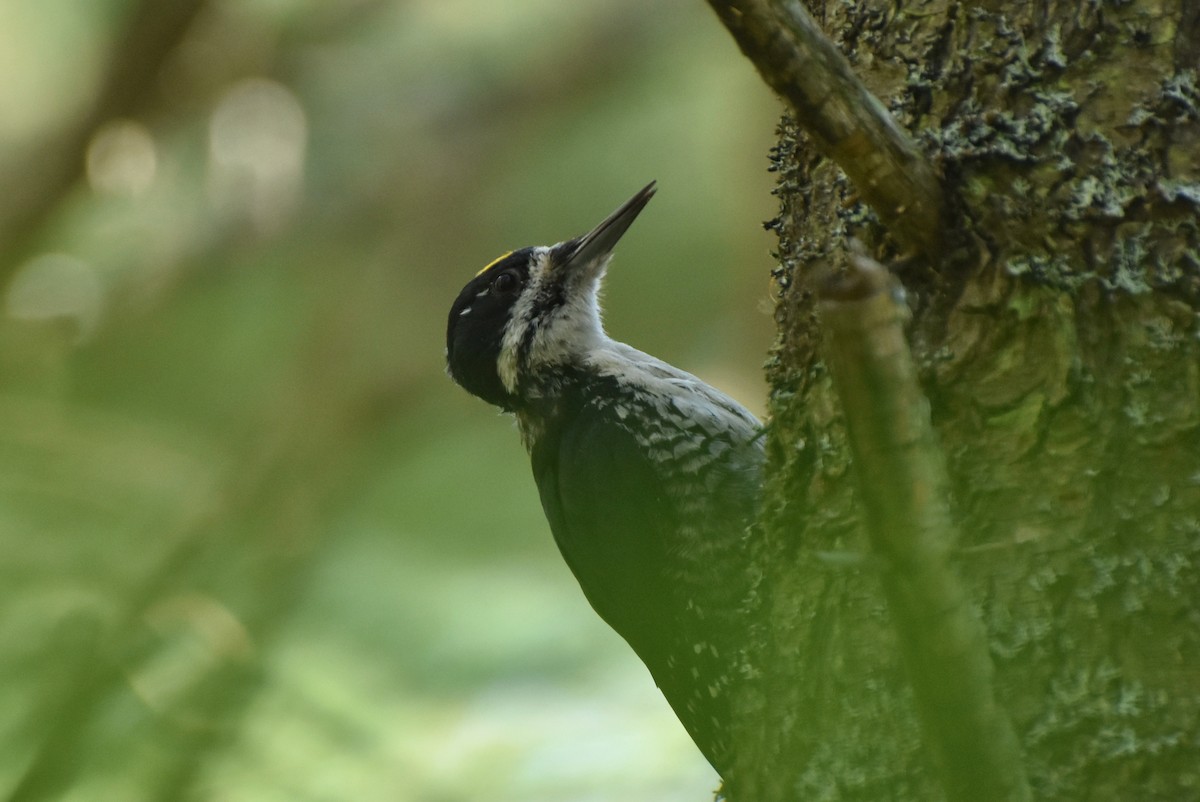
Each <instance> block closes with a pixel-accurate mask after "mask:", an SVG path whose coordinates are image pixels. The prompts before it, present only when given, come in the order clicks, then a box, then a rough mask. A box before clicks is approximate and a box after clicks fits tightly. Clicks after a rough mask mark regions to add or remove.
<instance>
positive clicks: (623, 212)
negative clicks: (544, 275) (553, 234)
mask: <svg viewBox="0 0 1200 802" xmlns="http://www.w3.org/2000/svg"><path fill="white" fill-rule="evenodd" d="M657 183H658V182H656V181H651V182H650V183H649V184H647V185H646V186H644V187H642V189H641V190H639V191H638V193H637V194H636V195H634V196H633V197H632V198H630V199H629V200H627V201H625V202H624V203H623V204H621V206H620V208H618V209H617V210H616V211H615V212H613V213H612V214H610V215H609V216H608V217H606V218H604V220H603V222H601V223H600V225H598V226H596V227H595V228H593V229H592V230H591V231H589V232H588V233H586V234H584V235H583V236H582V237H576V238H575V239H572V240H567V241H566V242H564V243H563V244H561V245H559V246H558V247H557V248H555V249H554V250H555V252H556V253H555V254H554V256H555V260H554V261H555V262H556V263H557V265H559V266H561V267H583V266H585V265H589V264H592V263H595V262H596V261H598V260H601V259H603V257H605V256H608V255H609V254H610V253H612V250H613V248H615V247H616V246H617V241H618V240H619V239H621V236H622V235H623V234H624V233H625V232H626V231H628V230H629V226H630V225H632V224H633V221H634V219H635V218H636V217H637V216H638V214H639V213H640V212H641V211H642V209H644V208H646V204H647V203H649V202H650V199H651V198H653V197H654V192H655V188H656V185H657Z"/></svg>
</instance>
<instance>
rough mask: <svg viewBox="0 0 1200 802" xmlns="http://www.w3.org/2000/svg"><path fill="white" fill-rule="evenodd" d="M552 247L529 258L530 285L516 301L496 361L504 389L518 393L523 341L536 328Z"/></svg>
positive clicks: (535, 250) (540, 249)
mask: <svg viewBox="0 0 1200 802" xmlns="http://www.w3.org/2000/svg"><path fill="white" fill-rule="evenodd" d="M549 253H550V249H549V248H535V249H534V250H533V254H532V255H531V257H532V258H531V259H530V266H529V279H528V281H529V284H528V286H527V287H526V289H525V291H524V292H522V293H521V294H520V296H519V297H518V298H517V302H516V303H515V304H513V307H512V311H511V312H510V313H509V315H510V316H509V324H508V326H507V328H506V329H505V331H504V339H503V341H501V343H500V356H499V358H498V359H497V360H496V373H497V374H498V375H499V376H500V382H501V383H502V384H503V385H504V389H505V390H507V391H508V392H510V393H516V391H517V382H518V379H519V378H520V376H519V374H520V369H521V366H520V364H519V362H520V351H521V342H522V341H523V340H524V339H525V331H526V330H527V329H528V328H529V327H530V326H531V325H535V323H533V322H532V320H533V307H534V301H535V300H536V299H537V297H538V295H539V294H540V291H541V286H542V280H543V277H544V275H545V273H546V265H547V263H548V261H549V259H548V254H549Z"/></svg>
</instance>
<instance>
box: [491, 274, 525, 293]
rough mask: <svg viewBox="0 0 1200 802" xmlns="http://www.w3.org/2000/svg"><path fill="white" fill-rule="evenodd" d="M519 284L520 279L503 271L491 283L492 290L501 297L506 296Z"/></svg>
mask: <svg viewBox="0 0 1200 802" xmlns="http://www.w3.org/2000/svg"><path fill="white" fill-rule="evenodd" d="M520 284H521V279H520V278H518V277H517V274H516V273H514V272H512V271H511V270H505V271H504V272H503V273H501V274H500V275H498V276H496V278H495V279H493V281H492V289H493V290H495V291H496V292H497V293H499V294H501V295H507V294H508V293H510V292H512V291H513V290H515V289H516V288H517V287H518V286H520Z"/></svg>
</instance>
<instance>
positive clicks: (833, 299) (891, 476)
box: [819, 256, 1030, 802]
mask: <svg viewBox="0 0 1200 802" xmlns="http://www.w3.org/2000/svg"><path fill="white" fill-rule="evenodd" d="M849 261H850V264H849V266H848V268H847V273H846V274H844V275H838V276H835V277H832V278H831V279H830V280H828V281H825V282H823V285H822V286H821V287H820V288H819V295H820V318H821V323H822V325H823V327H824V329H825V331H826V335H827V336H826V343H827V345H826V348H827V360H828V364H829V372H830V374H831V376H832V377H833V382H834V387H835V388H836V390H837V396H838V399H839V401H840V402H841V406H842V409H843V411H844V414H845V416H846V429H847V431H848V433H849V436H850V448H851V452H852V454H853V457H854V472H855V474H856V475H857V478H858V487H859V492H860V494H861V496H860V497H861V498H862V501H863V508H864V512H865V514H866V522H867V531H868V534H869V535H870V539H871V545H872V547H873V549H874V551H875V552H876V553H877V554H878V555H879V557H880V558H882V561H883V575H882V580H883V590H884V595H885V596H886V597H887V601H888V608H889V610H890V611H891V615H892V619H893V621H894V624H895V627H896V629H897V632H898V635H899V638H898V639H899V642H900V646H901V650H902V652H903V656H904V662H905V665H906V666H907V667H908V675H909V681H910V683H911V685H912V688H913V694H914V696H915V697H916V702H917V710H918V714H919V716H920V719H921V722H922V724H923V727H924V730H925V738H926V741H927V743H928V744H929V746H930V747H931V751H932V752H933V754H934V756H935V762H936V764H937V766H938V769H939V770H940V773H941V776H942V785H943V787H944V788H945V791H946V798H947V799H953V800H959V799H971V800H981V801H982V800H988V801H989V802H991V801H994V802H1001V801H1003V802H1015V801H1016V800H1028V799H1029V798H1030V793H1029V787H1028V785H1027V781H1026V779H1025V770H1024V766H1023V765H1022V760H1021V748H1020V744H1019V742H1018V740H1017V737H1016V734H1015V733H1014V731H1013V728H1012V724H1011V722H1010V721H1009V719H1008V715H1007V713H1006V712H1005V710H1004V709H1003V708H1002V707H1001V706H1000V705H999V704H998V703H997V700H996V696H995V691H994V689H993V687H992V677H993V668H992V662H991V658H990V656H989V652H988V643H987V636H986V633H985V631H984V628H983V625H982V623H980V621H979V619H978V617H977V616H976V614H975V611H974V608H973V607H972V605H971V601H970V598H969V597H968V595H967V593H966V590H965V589H964V587H963V585H962V582H961V581H960V580H959V578H958V575H957V574H956V573H955V571H954V569H953V567H952V566H951V565H950V562H949V556H950V551H951V548H952V547H953V544H954V542H955V541H956V539H957V531H956V527H955V525H954V522H953V521H952V520H951V516H950V509H949V502H948V499H947V485H948V481H947V478H946V472H945V466H944V463H943V459H942V455H941V450H940V449H939V447H938V444H937V441H936V438H935V435H934V432H933V426H932V424H931V423H930V419H929V403H928V401H927V400H926V399H925V396H924V395H923V394H922V392H921V388H920V385H919V384H918V382H917V374H916V368H915V366H914V364H913V360H912V355H911V354H910V353H909V350H908V343H907V341H906V339H905V336H904V307H903V306H902V304H900V303H898V302H897V297H896V296H897V293H896V290H897V289H898V285H897V284H896V283H895V280H894V279H893V278H892V276H891V275H890V274H889V273H888V272H887V271H886V270H885V269H884V268H883V267H882V266H881V265H879V264H878V263H876V262H874V261H871V260H870V259H868V258H866V257H864V256H852V257H851V259H850V260H849Z"/></svg>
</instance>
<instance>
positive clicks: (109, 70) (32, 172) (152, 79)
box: [0, 0, 206, 286]
mask: <svg viewBox="0 0 1200 802" xmlns="http://www.w3.org/2000/svg"><path fill="white" fill-rule="evenodd" d="M205 3H206V0H172V1H171V2H162V1H161V0H140V2H138V3H137V4H136V5H135V6H134V7H133V9H132V10H131V11H130V16H129V21H128V23H127V24H126V26H125V29H124V30H123V31H122V33H121V35H120V36H119V37H117V39H116V41H114V42H113V43H112V47H111V49H110V53H111V55H110V57H109V61H108V64H107V66H106V68H105V72H104V78H103V80H102V82H101V85H100V89H99V91H98V92H97V93H96V97H95V99H94V101H93V103H92V105H91V107H90V108H89V109H88V111H87V112H86V113H85V114H84V115H82V116H81V117H79V118H77V119H75V120H73V121H71V122H70V123H69V124H67V125H66V126H65V127H64V128H63V130H61V131H59V132H58V133H57V134H55V135H52V136H50V137H48V138H46V139H44V140H42V141H39V142H37V143H33V144H31V145H29V146H28V147H27V148H26V149H25V152H23V153H19V154H17V155H16V156H15V157H13V158H10V159H8V160H7V163H6V164H4V165H2V166H0V186H3V187H4V188H5V195H4V197H3V199H0V286H3V285H7V284H8V281H9V279H10V278H11V277H12V274H13V271H15V270H16V267H17V266H18V265H19V264H20V263H21V261H22V259H23V258H25V257H26V256H27V251H28V250H29V249H30V248H31V247H32V245H33V243H34V242H35V241H36V239H37V236H38V233H39V232H40V231H41V229H42V227H43V225H44V224H45V222H46V220H47V219H49V218H50V216H51V215H53V213H54V210H55V209H56V208H58V205H59V204H60V203H61V202H62V200H63V199H64V198H65V197H66V196H67V195H68V194H69V193H70V191H71V190H72V189H73V188H74V187H75V185H76V184H77V183H78V182H79V179H80V178H82V177H83V174H84V160H85V153H86V151H87V146H88V141H89V140H90V139H91V137H92V135H93V134H94V133H95V132H96V130H97V129H98V128H99V127H100V126H101V125H103V124H104V123H106V122H108V121H109V120H113V119H116V118H119V117H124V116H129V115H131V114H134V113H135V112H137V111H138V109H139V108H141V107H142V106H143V105H145V102H146V98H147V97H148V96H149V95H150V94H151V93H152V92H153V91H154V88H155V86H156V82H157V80H158V77H159V74H160V72H161V69H162V66H163V64H164V62H165V61H166V60H167V58H168V56H170V54H171V53H172V52H174V50H175V48H176V47H177V46H178V45H179V43H180V42H181V41H182V40H183V38H184V35H185V34H186V32H187V30H188V28H189V26H190V25H191V22H192V20H194V19H195V18H196V16H197V14H199V12H200V11H201V9H203V8H204V6H205Z"/></svg>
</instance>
